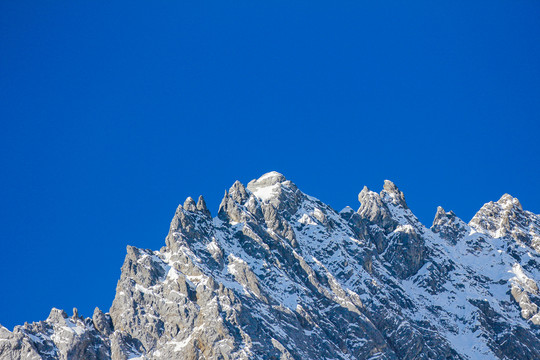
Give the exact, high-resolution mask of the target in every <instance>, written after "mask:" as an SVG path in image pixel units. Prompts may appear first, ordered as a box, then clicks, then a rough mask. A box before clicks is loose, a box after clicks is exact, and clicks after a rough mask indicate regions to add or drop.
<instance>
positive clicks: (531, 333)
mask: <svg viewBox="0 0 540 360" xmlns="http://www.w3.org/2000/svg"><path fill="white" fill-rule="evenodd" d="M358 198H359V200H360V203H361V204H360V208H359V209H358V211H356V212H355V211H354V210H352V209H351V208H348V207H346V208H345V209H344V210H342V211H341V212H339V213H337V212H336V211H335V210H334V209H332V208H331V207H330V206H329V205H326V204H324V203H322V202H321V201H319V200H317V199H316V198H314V197H312V196H309V195H306V194H304V193H302V192H301V191H300V190H299V189H298V188H297V187H296V185H294V184H293V183H292V182H290V181H289V180H287V179H285V177H284V176H283V175H281V174H279V173H276V172H271V173H267V174H265V175H263V176H262V177H260V178H259V179H256V180H253V181H251V182H250V183H249V184H248V185H247V186H244V185H243V184H242V183H240V182H238V181H236V182H234V184H233V185H232V186H231V188H230V189H229V190H228V191H226V192H225V196H224V197H223V200H222V202H221V204H220V207H219V211H218V215H217V217H215V218H212V217H211V216H210V212H209V211H208V209H207V208H206V204H205V203H204V199H203V198H202V197H200V198H199V199H198V201H197V203H196V204H195V201H194V200H193V199H192V198H188V199H186V201H185V202H184V204H183V206H178V208H177V210H176V212H175V214H174V216H173V219H172V221H171V225H170V229H169V233H168V235H167V237H166V246H165V247H163V248H161V249H160V250H159V251H151V250H145V249H138V248H135V247H132V246H128V247H127V254H126V257H125V260H124V264H123V265H122V269H121V275H120V280H119V281H118V284H117V288H116V295H115V298H114V301H113V303H112V306H111V308H110V310H109V312H108V313H106V312H103V311H101V310H99V309H97V308H96V310H95V311H94V314H93V316H92V318H83V317H81V316H79V314H78V311H76V310H74V315H73V316H71V317H68V316H67V314H66V313H65V312H64V311H62V310H58V309H53V310H52V311H51V315H50V316H49V318H48V319H47V320H45V321H40V322H37V323H32V324H25V325H23V326H17V327H15V329H14V330H13V332H10V331H9V330H7V329H5V328H3V327H1V326H0V360H4V359H23V358H24V359H36V360H37V359H44V360H60V359H88V360H109V359H112V360H128V359H132V360H135V359H138V360H165V359H230V360H247V359H255V360H263V359H286V360H300V359H332V360H355V359H359V360H365V359H371V360H375V359H378V360H382V359H384V360H397V359H404V360H426V359H457V360H462V359H463V360H464V359H471V360H472V359H481V360H487V359H489V360H491V359H501V360H509V359H539V358H540V311H539V308H540V292H539V287H538V284H539V282H540V255H538V254H537V253H536V252H534V251H531V250H530V248H529V247H528V244H529V243H530V244H531V246H533V247H534V244H535V242H534V241H535V239H537V237H535V236H537V235H538V234H539V233H540V222H539V221H538V215H535V214H532V213H530V212H527V211H524V210H522V209H521V207H520V206H518V205H517V203H516V201H515V200H514V198H511V197H508V196H504V197H503V198H504V199H503V198H502V199H501V200H499V201H498V202H495V203H493V202H492V203H489V204H486V205H485V206H484V207H483V208H482V209H481V211H479V213H478V214H477V216H475V218H476V220H475V221H471V223H472V224H473V225H474V226H475V228H476V229H480V230H482V231H479V230H477V231H473V230H472V229H471V228H470V227H469V226H468V225H467V224H465V223H464V222H463V221H462V220H461V219H459V218H458V217H457V216H456V215H455V214H454V213H453V212H452V211H449V212H447V211H445V210H444V209H443V208H442V207H438V208H437V213H436V215H435V219H434V221H433V225H432V227H431V231H430V230H428V229H427V228H426V227H425V226H424V225H423V224H422V223H420V221H419V220H418V219H417V218H416V216H415V215H414V214H413V213H412V211H411V210H410V209H409V208H407V206H406V203H405V197H404V195H403V193H402V192H401V191H400V190H399V189H398V188H397V187H396V186H395V184H393V183H392V182H389V181H386V182H385V184H384V188H383V190H382V191H381V192H380V193H376V192H373V191H370V190H369V189H368V188H367V187H364V188H363V190H362V191H361V192H360V194H359V196H358ZM473 220H474V219H473ZM490 226H493V227H495V228H496V229H497V230H500V229H506V230H505V231H508V234H510V235H511V236H512V237H513V236H516V238H518V239H521V238H519V236H518V235H519V234H521V232H523V234H525V235H524V236H528V237H529V238H527V239H529V240H530V241H529V243H526V242H525V240H526V239H525V240H523V239H522V240H519V241H514V240H512V238H511V237H508V236H506V235H505V236H502V237H501V238H495V237H493V236H491V235H490V232H489V231H491V230H490V229H491V227H490Z"/></svg>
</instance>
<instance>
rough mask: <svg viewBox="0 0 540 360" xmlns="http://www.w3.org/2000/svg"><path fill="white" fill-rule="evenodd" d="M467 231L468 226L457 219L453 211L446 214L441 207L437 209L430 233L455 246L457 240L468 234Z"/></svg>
mask: <svg viewBox="0 0 540 360" xmlns="http://www.w3.org/2000/svg"><path fill="white" fill-rule="evenodd" d="M469 229H470V228H469V226H467V224H466V223H465V222H464V221H463V220H461V219H460V218H459V217H457V216H456V214H454V212H453V211H449V212H446V211H445V210H444V209H443V208H442V206H438V207H437V213H436V214H435V218H434V219H433V225H432V226H431V231H433V232H434V233H438V234H439V236H441V237H442V238H443V239H446V240H448V241H449V242H450V243H452V244H456V243H457V241H458V240H460V239H461V238H462V237H463V236H464V235H466V234H467V233H468V232H469Z"/></svg>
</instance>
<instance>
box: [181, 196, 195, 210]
mask: <svg viewBox="0 0 540 360" xmlns="http://www.w3.org/2000/svg"><path fill="white" fill-rule="evenodd" d="M184 209H186V210H187V211H196V210H197V204H195V200H193V198H192V197H191V196H188V197H187V199H186V200H185V201H184Z"/></svg>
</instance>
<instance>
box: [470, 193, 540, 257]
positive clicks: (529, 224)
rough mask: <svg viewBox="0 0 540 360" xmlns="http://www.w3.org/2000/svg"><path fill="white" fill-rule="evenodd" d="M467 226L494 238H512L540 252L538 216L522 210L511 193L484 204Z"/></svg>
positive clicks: (539, 220)
mask: <svg viewBox="0 0 540 360" xmlns="http://www.w3.org/2000/svg"><path fill="white" fill-rule="evenodd" d="M469 226H470V227H472V228H473V229H475V230H476V231H478V232H480V233H483V234H488V235H489V236H491V237H494V238H500V237H509V238H513V239H514V240H516V241H517V242H518V243H520V244H524V245H528V246H530V247H532V248H533V249H535V250H536V251H537V252H540V231H539V227H540V216H538V215H535V214H533V213H531V212H529V211H525V210H523V207H522V206H521V203H520V202H519V200H518V199H517V198H515V197H513V196H512V195H509V194H504V195H503V196H501V198H500V199H499V200H498V201H497V202H493V201H490V202H489V203H487V204H484V206H482V208H481V209H480V210H478V212H477V213H476V214H475V215H474V217H473V218H472V219H471V221H470V222H469Z"/></svg>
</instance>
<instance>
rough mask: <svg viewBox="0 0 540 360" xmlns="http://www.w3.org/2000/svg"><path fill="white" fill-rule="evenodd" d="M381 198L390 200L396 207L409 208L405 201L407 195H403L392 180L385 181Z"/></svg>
mask: <svg viewBox="0 0 540 360" xmlns="http://www.w3.org/2000/svg"><path fill="white" fill-rule="evenodd" d="M381 198H383V199H388V200H390V202H391V203H393V204H394V205H399V206H402V207H403V208H404V209H408V208H409V207H408V206H407V202H406V201H405V195H403V192H402V191H401V190H399V189H398V187H397V186H396V184H394V183H393V182H392V181H390V180H384V186H383V190H382V191H381Z"/></svg>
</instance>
